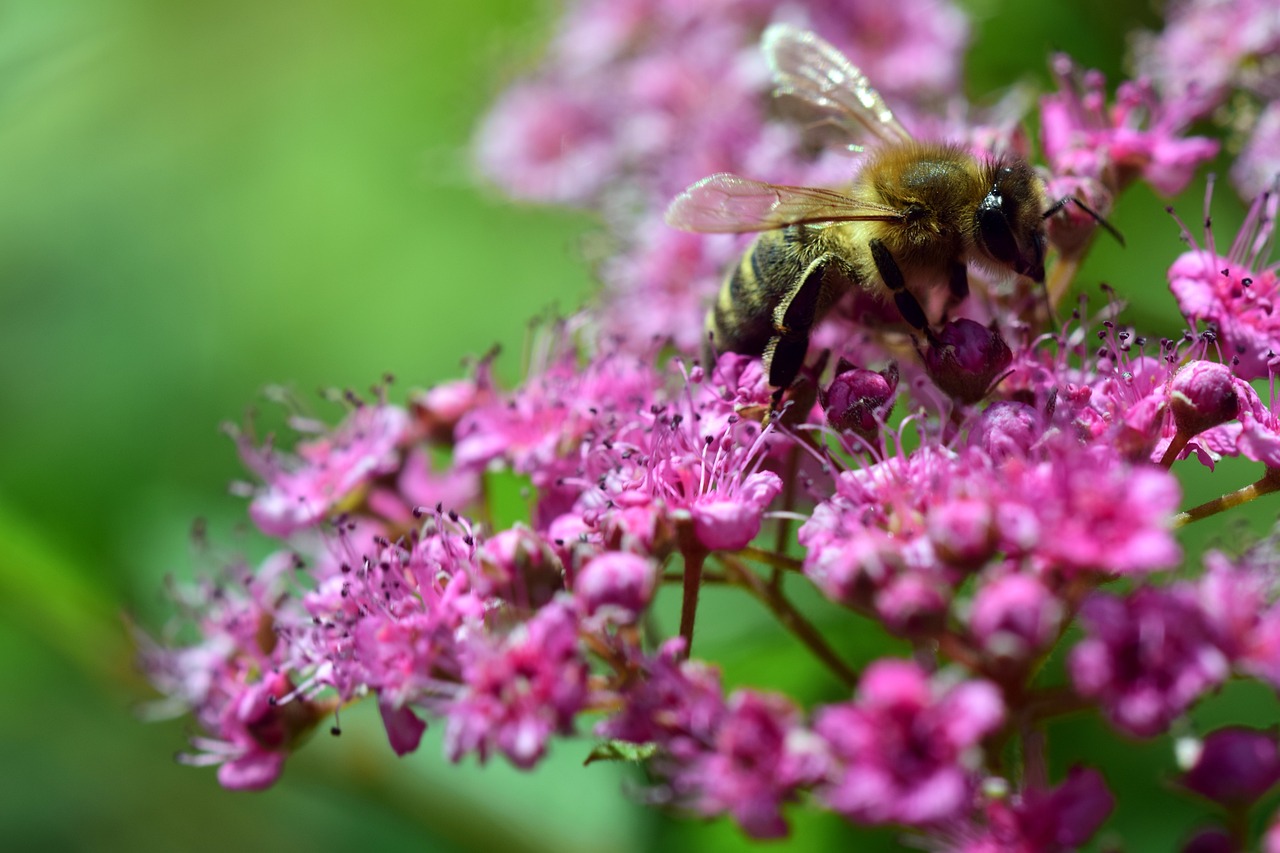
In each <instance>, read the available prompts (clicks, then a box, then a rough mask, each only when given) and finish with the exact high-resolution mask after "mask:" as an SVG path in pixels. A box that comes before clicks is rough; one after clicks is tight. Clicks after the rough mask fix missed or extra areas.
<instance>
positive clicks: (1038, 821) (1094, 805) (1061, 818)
mask: <svg viewBox="0 0 1280 853" xmlns="http://www.w3.org/2000/svg"><path fill="white" fill-rule="evenodd" d="M1114 808H1115V797H1113V796H1112V795H1111V792H1110V791H1108V790H1107V785H1106V783H1105V782H1104V781H1103V779H1102V775H1101V774H1100V773H1098V771H1096V770H1092V769H1089V768H1082V767H1073V768H1072V769H1071V770H1070V771H1069V772H1068V773H1067V778H1066V779H1064V780H1063V781H1062V783H1061V784H1059V785H1058V786H1056V787H1054V788H1045V787H1043V786H1042V785H1036V784H1030V785H1027V787H1026V789H1025V790H1024V791H1022V792H1021V793H1019V794H1015V795H1013V796H1011V797H1008V798H1007V799H992V800H991V801H989V802H988V803H986V807H985V814H984V815H983V818H984V823H983V824H982V825H978V826H966V827H964V828H962V829H956V830H954V831H953V832H954V835H955V836H957V837H956V840H955V841H954V842H953V846H949V847H947V848H946V849H947V850H949V851H951V850H954V851H955V853H1069V851H1073V850H1077V849H1079V848H1080V847H1082V846H1083V845H1084V844H1085V843H1087V842H1088V840H1089V839H1090V838H1091V837H1092V836H1093V834H1094V833H1095V832H1097V831H1098V828H1099V827H1100V826H1102V824H1103V822H1104V821H1105V820H1106V819H1107V816H1108V815H1110V813H1111V811H1112V810H1113V809H1114Z"/></svg>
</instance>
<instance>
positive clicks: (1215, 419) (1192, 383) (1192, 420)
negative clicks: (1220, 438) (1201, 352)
mask: <svg viewBox="0 0 1280 853" xmlns="http://www.w3.org/2000/svg"><path fill="white" fill-rule="evenodd" d="M1233 379H1234V377H1233V376H1232V373H1231V370H1230V369H1229V368H1228V367H1227V366H1226V365H1223V364H1217V363H1215V362H1211V361H1204V360H1197V361H1191V362H1188V363H1187V364H1185V365H1183V367H1182V368H1181V369H1180V370H1179V371H1178V373H1177V374H1176V375H1175V376H1174V377H1173V381H1172V382H1171V383H1170V386H1169V391H1170V397H1169V407H1170V409H1171V410H1172V412H1173V420H1174V423H1175V424H1177V426H1178V431H1179V432H1180V433H1182V434H1183V435H1186V436H1192V435H1197V434H1199V433H1201V432H1204V431H1205V430H1207V429H1209V428H1211V427H1215V426H1217V425H1218V424H1221V423H1226V422H1227V421H1230V420H1234V419H1235V417H1236V415H1237V414H1238V413H1239V410H1240V398H1239V395H1238V394H1237V393H1236V385H1235V382H1234V381H1233Z"/></svg>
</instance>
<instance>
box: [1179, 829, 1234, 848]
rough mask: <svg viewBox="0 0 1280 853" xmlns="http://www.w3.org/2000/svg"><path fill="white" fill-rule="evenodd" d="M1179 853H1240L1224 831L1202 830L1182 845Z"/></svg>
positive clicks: (1229, 835)
mask: <svg viewBox="0 0 1280 853" xmlns="http://www.w3.org/2000/svg"><path fill="white" fill-rule="evenodd" d="M1181 853H1240V845H1238V844H1236V842H1235V839H1234V838H1232V837H1231V834H1230V833H1228V832H1227V831H1226V830H1225V829H1218V828H1216V827H1215V828H1211V829H1202V830H1200V831H1199V832H1197V833H1196V834H1195V835H1193V836H1191V838H1190V839H1188V841H1187V843H1186V844H1184V845H1182V850H1181Z"/></svg>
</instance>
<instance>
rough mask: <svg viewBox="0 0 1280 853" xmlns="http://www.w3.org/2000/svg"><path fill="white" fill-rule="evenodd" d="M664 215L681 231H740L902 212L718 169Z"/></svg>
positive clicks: (882, 217)
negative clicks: (755, 179)
mask: <svg viewBox="0 0 1280 853" xmlns="http://www.w3.org/2000/svg"><path fill="white" fill-rule="evenodd" d="M666 218H667V224H668V225H671V226H673V227H675V228H681V229H683V230H685V231H701V232H707V233H730V234H739V233H743V232H746V231H769V230H771V229H774V228H782V227H785V226H787V225H801V224H810V225H812V224H818V223H823V222H854V221H868V220H879V221H886V222H887V221H897V220H899V219H901V218H902V214H901V213H899V212H898V211H896V210H894V209H893V208H891V207H885V206H884V205H878V204H870V203H867V202H862V201H858V200H857V199H854V198H850V197H849V196H847V195H845V194H844V193H842V192H838V191H836V190H824V189H820V188H818V187H788V186H781V185H779V184H766V183H764V182H762V181H752V180H749V179H747V178H743V177H740V176H739V175H733V174H730V173H728V172H719V173H717V174H714V175H709V176H708V177H705V178H703V179H702V180H700V181H698V182H697V183H696V184H693V185H692V186H690V187H689V188H688V189H687V190H685V191H684V192H682V193H680V195H678V196H676V197H675V199H674V200H673V201H672V202H671V206H670V207H668V208H667V217H666Z"/></svg>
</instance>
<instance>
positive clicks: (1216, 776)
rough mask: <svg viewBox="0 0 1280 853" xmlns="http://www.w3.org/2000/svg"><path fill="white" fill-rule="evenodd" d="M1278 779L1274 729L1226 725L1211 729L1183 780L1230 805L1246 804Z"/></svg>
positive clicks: (1279, 754)
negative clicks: (1261, 729)
mask: <svg viewBox="0 0 1280 853" xmlns="http://www.w3.org/2000/svg"><path fill="white" fill-rule="evenodd" d="M1276 782H1280V746H1278V745H1277V743H1276V733H1275V732H1274V731H1259V730H1257V729H1248V728H1244V727H1243V726H1228V727H1226V728H1222V729H1218V730H1217V731H1215V732H1210V733H1209V735H1208V736H1207V737H1206V738H1205V739H1204V743H1203V744H1202V746H1201V749H1200V755H1199V757H1198V758H1197V759H1196V762H1195V764H1193V765H1192V766H1191V769H1190V770H1188V771H1187V772H1186V774H1185V775H1184V776H1183V777H1182V784H1183V785H1186V786H1187V787H1188V788H1190V789H1191V790H1193V791H1195V792H1196V793H1197V794H1200V795H1201V796H1203V797H1207V798H1209V799H1210V800H1213V801H1214V802H1217V803H1221V804H1222V805H1224V806H1226V807H1228V808H1232V807H1240V806H1249V805H1250V804H1252V803H1253V802H1255V801H1256V800H1258V799H1259V798H1261V797H1262V796H1263V795H1264V794H1266V793H1267V791H1269V790H1271V788H1272V787H1273V786H1274V785H1275V784H1276Z"/></svg>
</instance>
